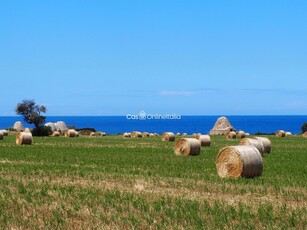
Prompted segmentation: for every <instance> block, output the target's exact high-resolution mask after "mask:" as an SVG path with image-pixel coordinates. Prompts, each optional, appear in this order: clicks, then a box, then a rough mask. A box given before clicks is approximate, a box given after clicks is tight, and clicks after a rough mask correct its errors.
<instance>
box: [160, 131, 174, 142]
mask: <svg viewBox="0 0 307 230" xmlns="http://www.w3.org/2000/svg"><path fill="white" fill-rule="evenodd" d="M174 140H175V134H174V133H172V132H164V133H163V134H162V141H174Z"/></svg>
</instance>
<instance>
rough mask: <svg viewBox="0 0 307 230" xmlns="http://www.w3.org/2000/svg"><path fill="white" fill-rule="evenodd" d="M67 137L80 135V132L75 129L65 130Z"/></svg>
mask: <svg viewBox="0 0 307 230" xmlns="http://www.w3.org/2000/svg"><path fill="white" fill-rule="evenodd" d="M64 136H65V137H78V136H79V133H78V132H77V131H76V130H74V129H68V130H65V131H64Z"/></svg>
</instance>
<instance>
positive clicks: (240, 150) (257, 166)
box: [216, 145, 263, 178]
mask: <svg viewBox="0 0 307 230" xmlns="http://www.w3.org/2000/svg"><path fill="white" fill-rule="evenodd" d="M216 169H217V173H218V175H219V176H220V177H222V178H238V177H256V176H260V175H261V173H262V169H263V163H262V157H261V154H260V153H259V151H258V149H257V148H256V147H254V146H251V145H239V146H228V147H225V148H223V149H221V150H220V152H219V153H218V155H217V159H216Z"/></svg>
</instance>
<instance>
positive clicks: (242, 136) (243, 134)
mask: <svg viewBox="0 0 307 230" xmlns="http://www.w3.org/2000/svg"><path fill="white" fill-rule="evenodd" d="M236 136H237V138H244V137H245V136H246V135H245V132H244V131H239V132H237V133H236Z"/></svg>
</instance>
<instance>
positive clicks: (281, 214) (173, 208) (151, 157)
mask: <svg viewBox="0 0 307 230" xmlns="http://www.w3.org/2000/svg"><path fill="white" fill-rule="evenodd" d="M266 137H268V138H269V139H270V141H271V142H272V151H271V153H270V154H268V155H267V156H266V157H264V158H263V172H262V174H261V176H259V177H256V178H254V179H247V178H239V179H225V178H220V177H219V176H218V174H217V172H216V167H215V161H216V157H217V154H218V152H219V150H220V149H222V148H223V147H226V146H228V145H229V143H230V140H227V139H226V138H225V137H223V136H214V137H211V146H210V147H206V148H202V149H201V154H200V155H198V156H194V157H192V156H187V157H178V156H176V155H175V154H174V150H173V148H174V144H175V143H174V142H162V141H161V137H151V138H126V139H125V138H122V136H111V135H110V136H106V137H95V138H86V137H83V136H80V137H79V138H65V137H63V136H60V137H45V138H44V137H33V144H32V145H25V146H23V145H16V143H15V136H12V135H9V136H7V137H5V138H4V139H3V140H2V141H1V142H0V148H1V151H0V181H1V183H0V205H1V207H2V209H1V217H0V220H1V221H0V226H1V228H2V229H3V228H15V229H16V228H17V229H18V228H19V229H20V228H21V229H35V228H49V229H55V228H61V229H67V228H69V229H71V228H77V229H82V228H106V229H132V228H135V229H148V228H151V229H165V228H167V229H182V228H184V229H187V228H189V229H191V228H192V229H206V228H210V229H223V228H225V226H226V225H227V226H228V228H230V229H238V228H241V229H242V228H244V229H246V228H251V226H253V228H259V229H263V228H268V229H291V228H293V229H304V228H306V226H307V222H306V219H307V216H306V213H307V210H306V207H307V179H306V176H305V175H306V173H307V168H306V163H305V162H306V161H307V155H306V154H305V152H306V148H307V142H306V138H304V137H302V136H294V137H293V138H278V137H276V136H266ZM239 142H240V140H239V139H233V140H231V145H237V144H239Z"/></svg>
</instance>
